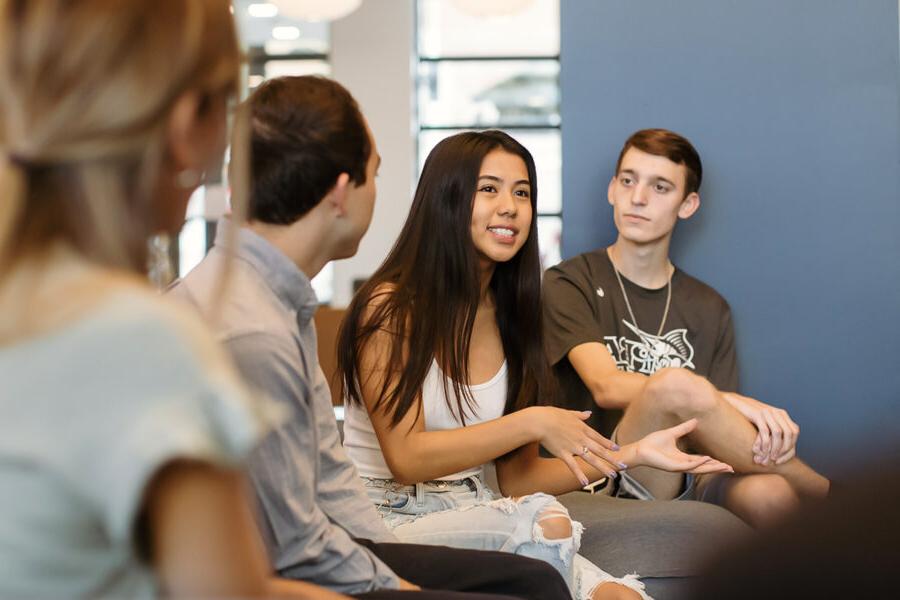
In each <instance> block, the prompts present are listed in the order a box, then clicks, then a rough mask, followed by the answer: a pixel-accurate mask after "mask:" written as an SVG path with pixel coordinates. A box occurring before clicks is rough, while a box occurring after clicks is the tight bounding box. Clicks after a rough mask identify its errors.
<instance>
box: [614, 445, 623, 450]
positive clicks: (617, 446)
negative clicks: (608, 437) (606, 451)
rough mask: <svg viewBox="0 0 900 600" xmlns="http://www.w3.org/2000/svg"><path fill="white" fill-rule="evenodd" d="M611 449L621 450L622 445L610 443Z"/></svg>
mask: <svg viewBox="0 0 900 600" xmlns="http://www.w3.org/2000/svg"><path fill="white" fill-rule="evenodd" d="M612 449H613V450H621V449H622V447H621V446H619V445H618V444H613V445H612Z"/></svg>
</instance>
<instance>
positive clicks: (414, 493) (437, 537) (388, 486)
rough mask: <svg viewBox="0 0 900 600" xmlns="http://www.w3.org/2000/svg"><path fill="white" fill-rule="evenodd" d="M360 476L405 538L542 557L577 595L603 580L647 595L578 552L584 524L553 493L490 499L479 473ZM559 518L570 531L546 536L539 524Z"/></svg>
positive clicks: (629, 578) (580, 599) (581, 599)
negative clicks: (403, 478)
mask: <svg viewBox="0 0 900 600" xmlns="http://www.w3.org/2000/svg"><path fill="white" fill-rule="evenodd" d="M363 479H364V481H365V485H366V490H367V492H368V494H369V498H370V499H371V500H372V502H374V503H375V506H376V508H377V509H378V512H379V513H380V514H381V516H382V518H383V519H384V521H385V524H386V525H387V526H388V528H389V529H391V530H392V531H393V533H394V535H396V536H397V537H398V538H399V539H400V540H401V541H403V542H408V543H415V544H432V545H444V546H453V547H455V548H468V549H473V550H497V551H501V552H510V553H513V554H520V555H522V556H528V557H531V558H536V559H539V560H543V561H545V562H548V563H550V564H551V565H553V566H554V567H555V568H556V569H557V570H558V571H559V572H560V573H561V574H562V576H563V577H564V578H565V579H566V583H568V585H569V589H570V590H571V592H572V594H573V596H574V597H575V598H576V599H577V600H585V599H589V598H590V597H591V595H592V593H593V591H594V589H595V588H596V587H597V586H598V585H600V584H601V583H606V582H616V583H620V584H622V585H625V586H628V587H630V588H632V589H634V590H635V591H636V592H638V593H639V594H640V595H641V597H642V598H649V596H647V595H646V594H645V593H644V585H643V584H642V583H641V582H640V581H639V580H638V579H637V576H636V575H626V576H625V577H623V578H616V577H613V576H612V575H610V574H608V573H606V572H605V571H603V570H601V569H600V568H599V567H597V566H596V565H594V564H593V563H591V562H590V561H588V560H587V559H585V558H583V557H581V556H579V555H578V554H577V552H578V548H579V546H580V544H581V531H582V525H581V523H579V522H577V521H571V520H570V519H569V512H568V511H567V510H566V508H565V507H564V506H563V505H562V504H560V503H559V502H558V501H557V500H556V499H555V498H554V497H553V496H549V495H547V494H540V493H538V494H531V495H529V496H523V497H521V498H517V499H512V498H494V494H493V492H492V491H491V490H490V488H488V487H486V486H485V485H484V483H483V481H482V479H481V478H480V477H477V476H473V477H467V478H466V479H460V480H456V481H429V482H425V483H418V484H416V485H402V484H399V483H397V482H395V481H393V480H390V479H370V478H363ZM559 517H564V518H565V519H566V520H568V521H569V522H570V523H571V533H570V535H568V536H565V537H559V538H554V539H549V538H548V537H547V536H545V535H544V529H543V527H542V523H543V522H545V521H548V520H550V519H558V518H559Z"/></svg>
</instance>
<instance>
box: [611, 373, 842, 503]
mask: <svg viewBox="0 0 900 600" xmlns="http://www.w3.org/2000/svg"><path fill="white" fill-rule="evenodd" d="M691 418H697V419H698V420H699V424H698V426H697V429H696V430H695V431H694V432H693V433H691V434H690V435H689V436H688V439H689V443H690V444H691V445H692V446H694V447H696V448H697V449H698V450H700V451H702V452H704V453H706V454H709V455H710V456H712V457H714V458H716V459H718V460H721V461H723V462H726V463H728V464H730V465H731V466H732V467H734V469H735V471H736V472H737V473H740V474H745V475H749V474H767V475H779V476H781V477H783V478H784V480H785V481H787V483H788V484H789V485H790V487H791V489H793V491H794V492H795V493H796V494H797V495H798V496H800V497H821V496H824V495H825V494H826V493H827V491H828V487H829V482H828V480H827V479H825V478H824V477H822V476H821V475H819V474H818V473H816V472H815V471H813V470H812V469H811V468H810V467H809V466H808V465H806V464H805V463H803V462H802V461H800V460H798V459H796V458H793V459H791V460H789V461H788V462H786V463H784V464H783V465H774V464H769V465H760V464H756V463H755V462H754V461H753V451H752V447H753V442H754V441H755V439H756V435H757V431H756V428H755V427H754V426H753V425H752V424H751V423H750V422H749V421H747V419H746V418H744V416H743V415H741V414H740V413H739V412H738V411H737V409H735V408H734V407H733V406H731V404H729V403H728V401H726V400H725V399H724V398H723V397H722V395H721V394H720V393H719V392H718V391H717V390H716V389H715V387H714V386H713V385H712V384H710V383H709V382H708V381H706V379H704V378H702V377H699V376H697V375H694V374H693V373H691V372H690V371H687V370H685V369H664V370H662V371H659V372H658V373H656V374H654V375H653V376H651V377H650V378H648V380H647V383H646V385H645V387H644V391H643V393H642V394H641V396H640V398H639V399H638V400H636V401H635V402H633V403H632V404H631V405H630V406H629V407H628V409H627V410H626V411H625V415H624V417H623V418H622V421H621V422H620V423H619V427H618V431H617V434H616V435H617V440H618V441H619V443H629V442H633V441H636V440H638V439H640V438H642V437H644V436H645V435H647V434H649V433H652V432H654V431H658V430H659V429H664V428H666V427H672V426H673V425H677V424H678V423H681V422H683V421H686V420H687V419H691ZM630 473H631V475H632V476H633V477H635V479H637V480H638V481H640V482H641V484H643V485H644V486H645V487H647V489H648V490H649V491H650V492H651V493H653V495H654V496H656V497H657V498H674V497H675V496H676V495H677V494H678V492H679V491H680V488H681V482H682V477H683V476H682V475H680V474H676V473H666V472H663V471H659V470H656V469H651V468H647V467H639V468H635V469H632V470H630ZM766 482H768V483H773V482H774V480H773V479H772V478H767V479H765V480H763V481H762V482H754V483H752V484H747V483H743V484H741V485H737V484H734V485H733V486H731V487H733V488H734V489H733V490H731V491H730V492H729V493H728V494H727V495H726V502H728V498H729V497H730V498H731V502H729V503H732V504H733V503H735V502H737V503H738V504H740V502H741V499H742V498H743V499H746V498H745V493H744V492H742V490H744V491H746V493H747V494H749V493H751V492H749V491H747V490H752V494H753V495H754V496H755V495H757V494H760V493H762V491H764V489H765V483H766ZM774 485H777V484H774ZM761 490H762V491H761ZM773 493H774V488H773ZM787 503H788V504H790V501H789V500H788V501H787Z"/></svg>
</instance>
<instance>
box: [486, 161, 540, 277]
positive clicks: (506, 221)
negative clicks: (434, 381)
mask: <svg viewBox="0 0 900 600" xmlns="http://www.w3.org/2000/svg"><path fill="white" fill-rule="evenodd" d="M531 193H532V192H531V181H530V180H529V178H528V168H527V167H526V166H525V161H524V160H522V158H521V157H519V156H517V155H515V154H511V153H510V152H507V151H506V150H501V149H497V150H492V151H491V152H489V153H488V154H487V155H486V156H485V157H484V160H483V161H482V163H481V171H480V172H479V174H478V185H477V186H476V189H475V198H474V200H473V202H472V224H471V231H472V242H473V243H474V244H475V251H476V252H477V253H478V256H479V257H480V258H481V259H482V260H487V261H490V262H495V263H496V262H506V261H508V260H510V259H511V258H512V257H514V256H515V255H516V253H517V252H518V251H519V250H520V249H521V248H522V246H523V245H525V242H526V240H527V239H528V233H529V230H530V228H531V219H532V208H531Z"/></svg>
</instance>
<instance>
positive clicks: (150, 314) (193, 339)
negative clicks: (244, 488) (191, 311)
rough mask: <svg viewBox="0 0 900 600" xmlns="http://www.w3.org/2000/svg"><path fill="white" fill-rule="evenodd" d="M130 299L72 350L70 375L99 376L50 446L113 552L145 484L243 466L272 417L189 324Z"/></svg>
mask: <svg viewBox="0 0 900 600" xmlns="http://www.w3.org/2000/svg"><path fill="white" fill-rule="evenodd" d="M130 300H131V302H133V303H134V305H133V306H132V307H131V308H119V307H116V308H114V309H111V310H109V311H108V313H107V314H108V316H107V317H106V318H105V321H104V322H102V323H100V324H97V325H95V326H94V329H93V330H92V335H91V336H90V337H88V338H87V339H86V340H85V341H84V342H82V343H81V344H80V346H79V355H78V358H77V359H76V360H77V361H78V362H74V361H72V362H73V363H74V367H73V368H74V369H75V370H83V371H85V372H88V371H91V370H93V371H97V370H102V372H103V373H104V374H105V375H104V377H102V378H97V379H93V380H88V381H87V382H86V383H84V385H83V386H82V388H81V389H79V390H77V393H76V394H74V397H80V398H83V399H89V400H85V401H84V403H83V405H82V407H83V412H82V413H80V414H77V415H76V416H70V417H69V423H68V426H67V427H66V428H64V429H63V430H62V434H61V437H62V438H63V439H61V440H60V441H59V443H58V444H56V445H54V447H59V448H68V449H69V450H68V452H66V453H61V452H60V453H57V454H56V455H55V459H54V460H55V464H56V466H57V468H58V469H59V471H60V474H61V475H62V476H63V477H66V478H68V479H69V481H70V482H71V483H72V484H73V486H74V487H75V488H76V489H78V490H80V492H81V493H82V494H83V495H84V497H86V498H88V499H89V500H91V501H92V502H93V503H94V504H95V506H97V507H98V509H99V512H98V514H99V515H100V518H101V519H102V520H103V525H104V529H105V531H106V534H107V535H108V536H109V537H110V538H111V539H112V540H114V541H117V542H121V543H126V542H128V541H129V540H131V539H132V536H133V535H134V533H135V531H134V524H135V520H136V518H137V516H138V514H139V511H140V509H141V508H142V505H143V502H144V499H145V496H146V493H147V489H146V488H147V485H148V484H149V482H151V481H152V478H153V477H154V475H155V474H156V473H158V472H159V471H160V469H162V468H163V467H164V466H165V465H166V464H168V463H170V462H173V461H176V460H199V461H202V462H208V463H211V464H217V465H225V466H235V467H238V466H242V464H243V461H244V459H245V458H246V456H247V454H248V453H249V452H250V450H251V448H252V447H253V446H254V445H255V444H256V442H257V441H258V440H259V438H260V437H261V436H262V435H263V434H264V432H265V430H266V428H267V427H268V426H269V425H271V424H273V423H274V422H275V421H276V420H277V418H278V417H277V411H274V412H273V411H269V410H268V409H267V405H265V403H257V402H256V401H255V399H254V398H252V397H251V396H250V395H249V393H248V391H247V389H246V388H245V387H244V386H243V384H242V383H241V382H240V380H239V379H238V377H237V374H236V372H235V371H234V369H233V366H232V364H231V362H230V361H229V360H228V359H227V357H226V355H225V354H224V353H223V352H222V351H221V349H220V348H219V347H218V346H217V344H216V343H215V341H214V340H213V339H212V337H211V336H210V335H209V334H208V333H207V331H206V329H205V328H204V327H203V326H202V325H201V324H200V323H199V322H197V321H196V319H193V318H191V316H190V315H187V314H183V313H182V312H181V311H180V310H175V309H173V308H171V307H168V306H166V305H165V303H156V302H155V301H151V302H143V300H142V299H140V297H137V298H131V299H130ZM104 330H106V331H104ZM95 342H96V346H95V345H94V344H95ZM101 344H102V345H101ZM79 363H83V364H81V365H80V366H79ZM60 393H63V391H62V389H60ZM67 440H68V441H67ZM76 440H77V442H76Z"/></svg>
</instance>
